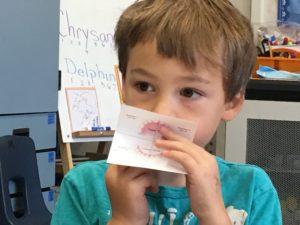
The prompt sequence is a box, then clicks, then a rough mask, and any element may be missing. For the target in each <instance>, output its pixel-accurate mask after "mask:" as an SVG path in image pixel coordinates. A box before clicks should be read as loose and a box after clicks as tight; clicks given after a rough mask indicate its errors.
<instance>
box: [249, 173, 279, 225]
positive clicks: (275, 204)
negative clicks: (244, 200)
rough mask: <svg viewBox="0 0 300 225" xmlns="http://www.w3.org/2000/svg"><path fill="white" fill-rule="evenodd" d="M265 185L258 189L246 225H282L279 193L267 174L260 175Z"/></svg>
mask: <svg viewBox="0 0 300 225" xmlns="http://www.w3.org/2000/svg"><path fill="white" fill-rule="evenodd" d="M260 176H261V177H263V179H264V180H265V183H264V184H263V185H261V186H260V187H258V188H257V190H256V191H255V192H256V193H255V197H254V199H253V204H252V206H251V213H250V215H249V221H248V222H247V223H246V225H282V215H281V207H280V201H279V198H278V194H277V191H276V189H275V187H274V186H273V184H272V182H271V180H270V178H269V177H268V175H267V174H266V173H265V172H262V171H261V173H260Z"/></svg>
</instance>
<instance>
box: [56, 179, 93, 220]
mask: <svg viewBox="0 0 300 225" xmlns="http://www.w3.org/2000/svg"><path fill="white" fill-rule="evenodd" d="M70 224H72V225H90V222H89V220H88V218H87V215H86V214H85V212H84V211H83V207H82V206H81V203H80V196H79V194H78V192H77V190H76V187H75V186H74V185H73V184H72V183H71V182H70V181H69V180H68V179H63V182H62V184H61V186H60V192H59V196H58V200H57V202H56V205H55V209H54V212H53V215H52V220H51V225H70Z"/></svg>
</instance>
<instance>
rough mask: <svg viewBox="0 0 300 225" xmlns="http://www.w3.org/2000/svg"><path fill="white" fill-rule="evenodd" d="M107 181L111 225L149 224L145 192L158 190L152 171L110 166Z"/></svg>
mask: <svg viewBox="0 0 300 225" xmlns="http://www.w3.org/2000/svg"><path fill="white" fill-rule="evenodd" d="M105 180H106V187H107V190H108V194H109V198H110V201H111V206H112V218H111V220H110V222H109V224H111V225H113V224H122V225H139V224H141V225H144V224H147V222H148V219H149V211H148V205H147V199H146V197H145V191H146V189H149V188H150V189H151V190H154V191H156V190H157V185H156V183H155V180H154V178H153V176H152V175H151V174H150V171H149V170H146V169H141V168H134V167H127V166H117V165H110V166H109V168H108V170H107V173H106V177H105Z"/></svg>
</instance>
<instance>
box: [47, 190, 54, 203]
mask: <svg viewBox="0 0 300 225" xmlns="http://www.w3.org/2000/svg"><path fill="white" fill-rule="evenodd" d="M53 201H54V191H52V190H50V191H49V192H48V202H53Z"/></svg>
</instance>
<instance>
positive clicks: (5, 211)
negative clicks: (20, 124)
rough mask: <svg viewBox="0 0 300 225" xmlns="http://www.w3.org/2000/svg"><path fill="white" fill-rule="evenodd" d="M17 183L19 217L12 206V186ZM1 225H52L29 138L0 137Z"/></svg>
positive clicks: (32, 143)
mask: <svg viewBox="0 0 300 225" xmlns="http://www.w3.org/2000/svg"><path fill="white" fill-rule="evenodd" d="M10 182H14V183H16V187H17V191H18V192H19V193H20V194H21V196H22V205H23V211H22V213H21V215H16V213H15V212H14V210H13V207H12V201H11V194H10V190H9V183H10ZM0 190H1V192H0V225H6V224H9V225H21V224H22V225H46V224H48V225H49V224H50V221H51V213H50V212H49V211H48V209H47V207H46V205H45V202H44V199H43V196H42V191H41V185H40V179H39V174H38V167H37V159H36V152H35V146H34V142H33V140H32V139H31V138H30V137H26V136H18V135H7V136H3V137H0Z"/></svg>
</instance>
